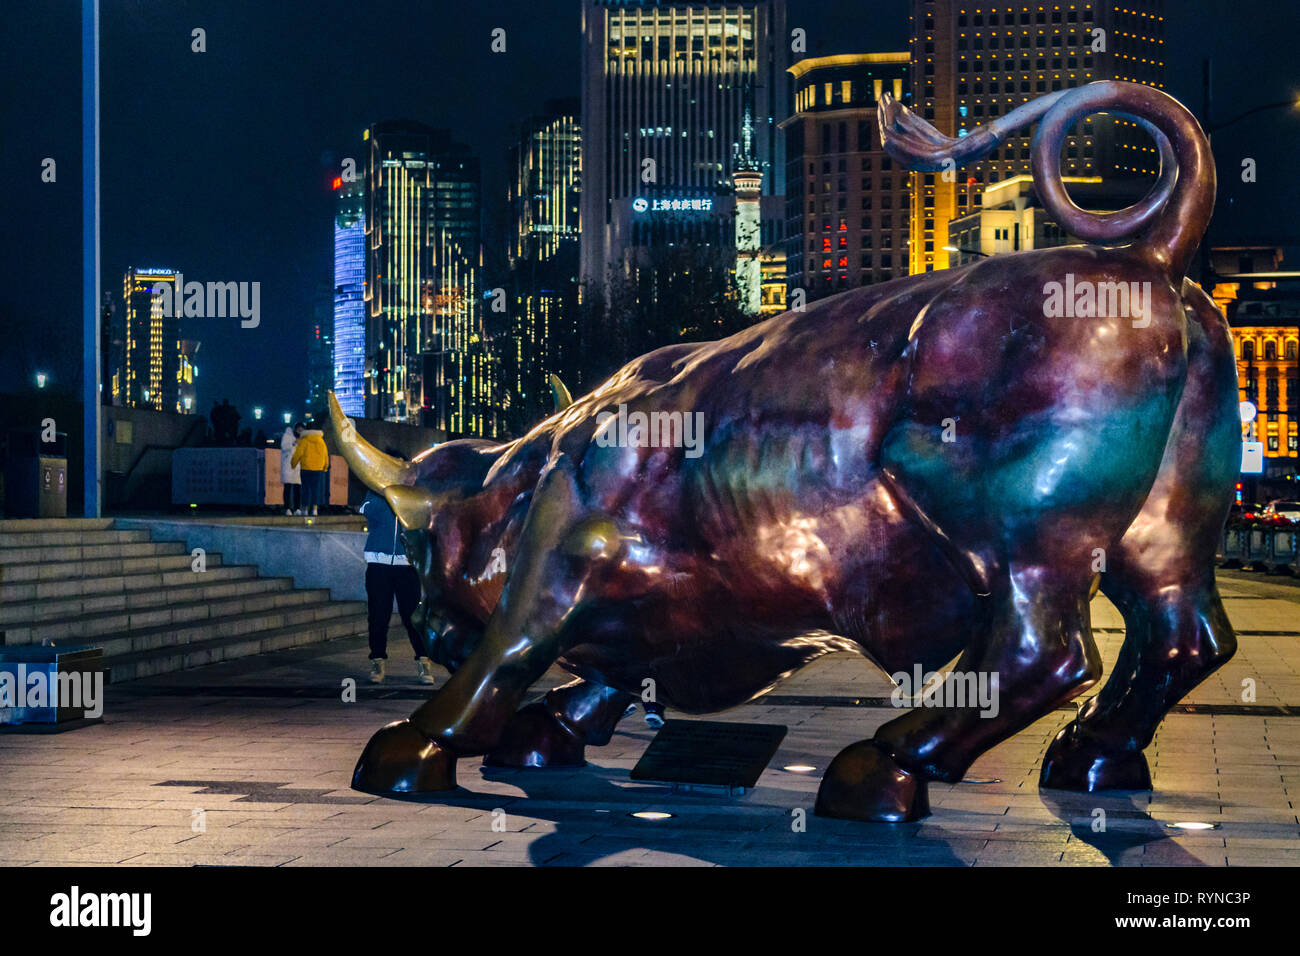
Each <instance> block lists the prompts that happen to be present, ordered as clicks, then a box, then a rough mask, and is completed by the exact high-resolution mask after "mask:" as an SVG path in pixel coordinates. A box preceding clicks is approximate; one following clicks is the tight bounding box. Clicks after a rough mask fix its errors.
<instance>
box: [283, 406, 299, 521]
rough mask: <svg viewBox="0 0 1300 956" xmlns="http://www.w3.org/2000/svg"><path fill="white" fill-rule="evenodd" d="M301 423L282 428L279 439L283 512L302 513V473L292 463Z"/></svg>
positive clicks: (288, 513) (290, 513) (289, 513)
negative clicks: (282, 433)
mask: <svg viewBox="0 0 1300 956" xmlns="http://www.w3.org/2000/svg"><path fill="white" fill-rule="evenodd" d="M303 427H304V426H303V423H302V422H296V423H294V424H293V425H291V426H286V427H285V429H284V437H283V438H281V439H280V481H281V483H282V484H283V485H284V513H285V514H287V515H300V514H302V473H301V472H300V471H299V470H298V466H297V465H295V464H293V452H294V449H295V448H297V447H298V439H299V437H301V435H302V430H303Z"/></svg>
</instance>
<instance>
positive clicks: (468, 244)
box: [364, 121, 480, 427]
mask: <svg viewBox="0 0 1300 956" xmlns="http://www.w3.org/2000/svg"><path fill="white" fill-rule="evenodd" d="M365 139H366V142H367V145H368V148H369V151H368V163H367V171H366V205H365V226H364V229H365V236H366V273H365V302H366V304H367V310H366V315H367V328H366V376H367V379H368V384H367V388H366V402H365V406H366V415H367V416H368V417H371V418H385V419H388V420H390V421H402V422H410V423H413V424H426V425H435V426H436V427H446V426H443V425H441V424H440V423H444V422H447V421H450V420H451V418H452V417H453V414H452V410H451V406H450V405H449V404H448V403H449V402H452V401H453V398H452V394H451V387H450V384H449V379H448V374H449V373H448V372H446V371H445V370H444V362H445V361H446V360H447V354H448V350H449V349H450V348H452V346H451V345H449V344H448V343H452V342H461V341H468V337H467V336H468V334H469V333H468V332H467V331H466V330H464V329H457V328H453V327H450V326H449V325H448V324H447V323H448V322H451V321H453V319H452V318H451V317H452V316H454V315H459V313H457V312H454V311H453V312H446V311H437V310H436V309H435V304H434V303H435V300H437V299H438V297H439V296H442V295H444V294H445V293H444V292H442V291H440V290H442V289H444V288H446V287H447V284H448V282H449V281H452V280H449V279H448V278H447V277H446V276H440V275H439V272H438V270H439V268H443V269H451V268H452V263H453V261H454V262H455V263H456V265H455V268H456V269H461V268H464V269H470V270H472V269H475V268H477V267H478V265H479V236H480V226H479V220H480V201H479V195H480V193H479V189H480V187H479V170H478V161H477V160H476V159H475V158H474V157H472V156H470V155H469V152H468V148H467V147H465V146H463V145H460V144H457V143H453V142H452V141H451V137H450V134H449V133H448V132H447V131H446V130H435V129H432V128H431V127H428V126H425V125H423V124H421V123H414V122H408V121H397V122H388V123H378V124H376V125H374V126H372V127H371V128H370V129H368V130H367V131H366V133H365ZM452 249H454V250H455V253H454V255H452V254H450V253H449V254H448V256H447V257H440V256H441V253H442V250H452ZM455 281H456V282H458V283H459V284H460V286H462V287H463V286H464V285H465V282H464V281H463V276H461V275H460V274H459V273H458V275H457V279H456V280H455ZM475 284H476V283H475V282H473V281H471V282H469V285H471V286H472V285H475ZM475 309H477V303H476V304H475Z"/></svg>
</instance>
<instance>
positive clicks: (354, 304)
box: [333, 178, 366, 416]
mask: <svg viewBox="0 0 1300 956" xmlns="http://www.w3.org/2000/svg"><path fill="white" fill-rule="evenodd" d="M334 188H335V192H336V194H337V201H338V213H337V214H336V215H335V217H334V342H333V347H334V394H335V395H336V396H337V397H338V400H339V405H340V406H341V407H342V409H343V411H344V412H345V413H347V414H348V415H353V416H363V415H365V413H366V392H365V389H366V304H365V291H366V289H365V286H366V212H365V195H366V190H365V181H364V179H361V178H358V179H356V180H355V181H353V182H350V183H346V182H343V181H342V180H339V181H338V182H336V183H335V187H334Z"/></svg>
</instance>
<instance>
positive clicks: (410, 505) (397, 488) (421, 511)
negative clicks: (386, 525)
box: [384, 485, 433, 531]
mask: <svg viewBox="0 0 1300 956" xmlns="http://www.w3.org/2000/svg"><path fill="white" fill-rule="evenodd" d="M384 498H385V500H387V502H388V507H390V508H392V509H393V514H395V515H397V520H398V521H400V522H401V523H402V527H403V528H405V529H406V530H407V531H419V530H422V529H425V528H428V527H429V522H430V519H431V518H432V516H433V495H431V494H429V493H428V492H427V491H425V490H424V489H423V488H412V487H411V486H410V485H390V486H389V487H387V488H385V489H384Z"/></svg>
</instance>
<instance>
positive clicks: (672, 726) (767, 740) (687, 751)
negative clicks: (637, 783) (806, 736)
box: [632, 720, 786, 790]
mask: <svg viewBox="0 0 1300 956" xmlns="http://www.w3.org/2000/svg"><path fill="white" fill-rule="evenodd" d="M785 731H786V728H785V726H784V725H783V724H737V723H724V722H722V721H717V720H666V721H664V726H663V729H662V730H660V731H659V733H658V734H656V735H655V738H654V740H652V741H650V746H649V747H648V748H646V752H645V753H644V754H642V755H641V759H640V760H639V761H637V765H636V766H635V767H633V768H632V779H633V780H653V781H657V782H661V783H673V784H689V785H696V786H708V787H726V788H727V789H729V790H735V789H748V788H752V787H753V786H754V784H756V783H757V782H758V777H759V774H761V773H762V772H763V768H764V767H766V766H767V764H768V761H770V760H771V759H772V757H773V756H774V755H775V754H776V749H777V748H778V747H780V746H781V741H782V740H784V739H785Z"/></svg>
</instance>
